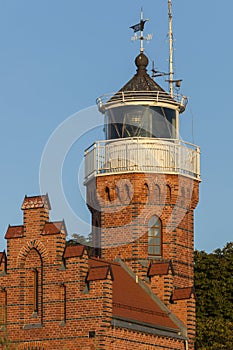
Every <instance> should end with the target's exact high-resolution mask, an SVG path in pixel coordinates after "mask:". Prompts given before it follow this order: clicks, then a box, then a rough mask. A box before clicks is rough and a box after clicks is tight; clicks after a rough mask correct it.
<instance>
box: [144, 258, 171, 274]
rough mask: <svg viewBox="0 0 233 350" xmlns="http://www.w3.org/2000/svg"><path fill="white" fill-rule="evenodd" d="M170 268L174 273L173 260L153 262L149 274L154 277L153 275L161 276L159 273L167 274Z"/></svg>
mask: <svg viewBox="0 0 233 350" xmlns="http://www.w3.org/2000/svg"><path fill="white" fill-rule="evenodd" d="M170 269H171V272H172V273H173V274H174V270H173V267H172V263H171V261H169V262H163V261H161V262H152V263H151V264H150V267H149V270H148V276H149V277H152V276H159V275H167V274H168V273H169V270H170Z"/></svg>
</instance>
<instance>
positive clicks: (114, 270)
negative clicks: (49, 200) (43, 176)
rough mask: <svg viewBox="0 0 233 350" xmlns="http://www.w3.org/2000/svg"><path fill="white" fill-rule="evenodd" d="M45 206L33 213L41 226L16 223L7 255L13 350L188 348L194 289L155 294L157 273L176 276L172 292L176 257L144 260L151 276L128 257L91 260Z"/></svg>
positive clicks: (0, 327)
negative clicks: (46, 212)
mask: <svg viewBox="0 0 233 350" xmlns="http://www.w3.org/2000/svg"><path fill="white" fill-rule="evenodd" d="M29 198H30V197H29ZM33 198H35V200H36V202H37V203H38V201H37V198H36V197H33ZM30 204H33V203H32V199H31V200H30ZM42 209H43V210H44V209H45V208H44V207H42V208H41V206H39V205H38V207H35V208H33V211H32V212H31V219H32V222H33V223H34V224H35V226H36V227H37V232H36V231H35V228H34V226H33V225H31V223H30V222H29V221H28V219H27V222H26V225H27V234H26V235H25V234H24V232H25V222H24V225H23V226H17V228H12V227H9V228H8V230H7V233H6V239H7V243H8V249H9V253H8V254H9V257H8V259H7V256H6V254H5V253H4V252H3V253H1V254H0V266H1V271H2V273H1V276H0V337H1V338H2V339H3V338H5V340H6V342H8V343H9V344H11V346H10V345H9V346H10V348H11V349H12V350H13V349H19V350H20V349H21V350H22V349H37V350H38V349H44V350H45V349H46V350H50V349H64V350H68V349H69V350H77V349H80V350H83V349H102V350H104V349H105V350H110V349H112V350H113V349H122V350H125V349H127V350H128V349H135V347H137V348H138V349H142V350H144V349H151V350H152V349H171V350H172V349H176V350H178V349H182V350H185V349H186V348H185V344H186V342H187V337H186V335H187V332H191V331H193V330H194V328H193V325H195V323H194V321H195V318H192V319H191V318H190V317H189V314H190V313H192V312H193V302H194V300H193V291H192V289H190V288H189V289H186V290H178V289H177V290H176V291H173V297H172V303H173V304H169V305H168V302H167V300H165V299H166V298H164V302H165V301H166V304H167V305H165V304H164V303H163V302H162V301H163V296H162V295H161V296H160V295H159V296H160V298H159V297H158V295H156V293H154V292H155V291H156V288H157V285H155V283H154V282H153V279H154V278H157V277H158V278H164V279H165V278H168V279H169V278H170V279H171V281H169V283H168V284H169V286H168V290H169V293H170V290H171V288H172V287H171V285H172V281H173V278H174V276H173V275H174V272H173V266H172V263H171V262H154V263H151V264H150V265H146V264H143V262H141V263H140V264H139V265H140V266H143V269H142V270H143V274H142V275H141V276H140V277H142V278H144V279H145V282H144V281H143V280H142V279H141V278H140V277H139V276H138V274H135V273H134V272H133V270H132V269H131V267H132V262H131V261H127V259H125V260H126V263H125V262H123V261H122V260H121V259H119V258H118V262H113V261H108V260H102V259H99V258H90V257H88V253H87V250H86V248H85V247H84V246H81V245H77V246H66V245H65V235H66V229H65V225H64V223H63V222H57V223H51V222H49V221H47V222H44V221H43V220H42V219H41V210H42ZM47 209H48V208H47ZM47 209H46V210H47ZM23 210H32V209H29V208H27V209H26V208H25V209H23ZM33 214H34V217H32V216H33ZM42 216H44V215H42ZM24 217H25V215H24ZM36 220H39V223H38V222H36ZM41 222H43V226H42V224H41ZM18 227H20V229H19V228H18ZM31 235H32V237H33V239H32V240H30V236H31ZM139 252H140V250H139ZM118 255H119V254H118ZM7 260H9V264H8V263H7ZM138 270H140V268H139V267H138ZM161 281H162V280H160V282H158V283H160V285H161V286H162V284H161V283H162V282H161ZM170 284H171V285H170ZM165 286H166V282H165V281H164V285H163V286H162V287H161V288H164V291H165V289H166V288H167V287H165ZM169 293H168V294H169ZM173 310H174V312H173ZM181 310H183V312H181ZM186 310H188V314H187V312H186ZM177 316H178V317H177ZM192 317H194V315H193V314H192ZM186 325H187V327H186ZM190 344H191V342H190ZM0 349H4V347H3V346H0ZM191 349H192V347H191Z"/></svg>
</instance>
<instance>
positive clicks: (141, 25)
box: [130, 8, 152, 53]
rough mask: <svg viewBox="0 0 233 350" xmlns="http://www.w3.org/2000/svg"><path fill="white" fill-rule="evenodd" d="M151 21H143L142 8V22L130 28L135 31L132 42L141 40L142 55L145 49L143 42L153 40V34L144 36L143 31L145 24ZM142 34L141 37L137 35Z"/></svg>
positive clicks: (141, 13)
mask: <svg viewBox="0 0 233 350" xmlns="http://www.w3.org/2000/svg"><path fill="white" fill-rule="evenodd" d="M147 21H149V19H143V11H142V8H141V12H140V22H139V23H137V24H134V25H133V26H131V27H130V28H132V29H133V31H134V33H135V34H134V36H133V37H132V38H131V40H132V41H136V40H140V52H141V53H142V52H143V51H144V47H143V42H144V40H147V41H149V40H151V39H152V34H148V35H147V36H144V34H143V31H144V26H145V23H146V22H147ZM137 32H140V35H137V34H136V33H137Z"/></svg>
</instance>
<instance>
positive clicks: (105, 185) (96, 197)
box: [86, 172, 199, 349]
mask: <svg viewBox="0 0 233 350" xmlns="http://www.w3.org/2000/svg"><path fill="white" fill-rule="evenodd" d="M95 181H96V182H95ZM86 186H87V199H88V207H89V209H90V211H91V213H92V223H93V236H94V241H93V242H94V244H96V242H98V243H99V245H100V246H98V247H96V248H98V250H99V252H100V251H101V257H102V258H103V259H107V260H114V259H116V258H120V259H122V260H123V261H124V262H125V263H126V264H127V265H128V266H129V267H130V268H131V269H132V271H133V272H134V273H135V274H136V275H137V278H140V279H141V280H143V281H144V283H145V284H146V285H147V286H149V288H150V289H151V291H152V292H153V293H155V294H156V295H157V296H158V297H159V298H160V300H161V301H162V302H163V303H164V304H166V305H167V307H168V308H170V309H171V310H173V311H174V312H175V311H176V312H175V313H176V314H177V315H178V317H179V318H180V319H181V320H182V322H184V324H185V325H186V326H187V329H188V335H189V338H190V340H189V348H190V349H193V346H194V345H193V339H194V334H195V298H193V297H191V295H189V296H187V297H186V298H185V300H184V301H179V302H178V301H174V300H172V297H174V294H173V292H174V290H178V289H181V288H187V287H190V288H192V287H193V284H194V260H193V251H194V228H193V214H194V209H195V208H196V205H197V203H198V200H199V198H198V187H199V182H198V181H196V180H193V179H191V178H189V177H185V176H178V175H164V174H151V173H150V174H142V173H134V172H132V173H130V174H127V173H125V174H112V175H100V176H98V177H96V178H95V180H91V181H90V182H88V183H87V184H86ZM153 215H155V216H157V217H159V219H160V220H161V249H160V253H159V254H158V255H157V256H156V255H155V256H152V255H151V254H150V252H149V247H148V242H149V237H148V232H149V227H148V223H149V221H150V218H151V217H153ZM96 217H98V220H99V222H100V229H99V228H98V229H97V228H96V227H95V222H96V219H95V218H96ZM173 303H175V304H173ZM176 304H179V305H180V304H182V307H181V308H180V309H179V307H178V308H176V306H175V305H176ZM178 309H179V312H178Z"/></svg>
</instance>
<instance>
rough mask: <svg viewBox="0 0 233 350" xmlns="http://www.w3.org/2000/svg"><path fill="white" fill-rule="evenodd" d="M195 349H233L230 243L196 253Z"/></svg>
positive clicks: (231, 259)
mask: <svg viewBox="0 0 233 350" xmlns="http://www.w3.org/2000/svg"><path fill="white" fill-rule="evenodd" d="M195 289H196V294H197V337H196V349H198V350H199V349H200V350H222V349H224V350H230V349H233V243H227V245H226V246H225V247H224V248H223V249H217V250H215V251H214V252H212V253H210V254H208V253H206V252H204V251H196V252H195Z"/></svg>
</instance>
